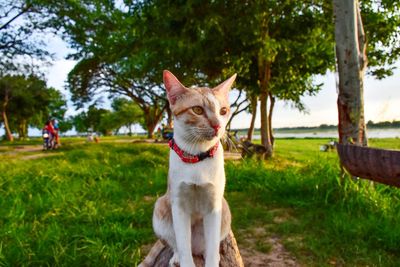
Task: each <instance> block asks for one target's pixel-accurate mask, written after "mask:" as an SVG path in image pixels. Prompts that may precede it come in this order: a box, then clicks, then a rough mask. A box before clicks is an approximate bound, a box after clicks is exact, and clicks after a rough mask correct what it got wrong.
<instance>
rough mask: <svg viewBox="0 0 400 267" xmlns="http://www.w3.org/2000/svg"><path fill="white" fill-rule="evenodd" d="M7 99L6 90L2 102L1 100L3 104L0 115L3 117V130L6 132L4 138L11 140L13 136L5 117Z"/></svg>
mask: <svg viewBox="0 0 400 267" xmlns="http://www.w3.org/2000/svg"><path fill="white" fill-rule="evenodd" d="M8 101H9V96H8V91H7V90H6V93H5V96H4V102H3V106H2V111H1V117H2V118H3V123H4V130H5V132H6V138H7V140H8V141H10V142H13V141H14V136H13V135H12V133H11V130H10V125H9V124H8V118H7V105H8Z"/></svg>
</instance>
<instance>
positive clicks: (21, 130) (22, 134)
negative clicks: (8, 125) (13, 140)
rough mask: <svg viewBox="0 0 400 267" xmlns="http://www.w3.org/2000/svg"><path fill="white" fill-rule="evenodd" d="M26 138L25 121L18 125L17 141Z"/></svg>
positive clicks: (26, 126) (26, 128) (26, 127)
mask: <svg viewBox="0 0 400 267" xmlns="http://www.w3.org/2000/svg"><path fill="white" fill-rule="evenodd" d="M27 136H28V125H27V122H26V120H25V119H23V120H21V122H20V123H19V124H18V139H25V138H26V137H27Z"/></svg>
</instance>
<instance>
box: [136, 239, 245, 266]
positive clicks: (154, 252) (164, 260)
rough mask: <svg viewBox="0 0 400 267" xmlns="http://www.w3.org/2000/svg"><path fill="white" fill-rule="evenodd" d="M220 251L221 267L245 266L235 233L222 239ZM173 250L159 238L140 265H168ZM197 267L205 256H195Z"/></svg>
mask: <svg viewBox="0 0 400 267" xmlns="http://www.w3.org/2000/svg"><path fill="white" fill-rule="evenodd" d="M219 253H220V256H221V259H220V262H219V266H220V267H243V266H244V265H243V261H242V257H241V256H240V253H239V249H238V247H237V244H236V240H235V237H234V236H233V233H232V232H230V233H229V235H228V236H227V237H226V238H225V239H224V240H222V241H221V245H220V247H219ZM172 255H173V252H172V249H171V248H170V247H168V246H167V245H165V244H163V243H162V242H161V241H160V240H158V241H157V242H156V243H155V244H154V245H153V247H152V248H151V250H150V252H149V254H147V256H146V258H145V259H144V261H143V262H142V263H140V264H139V267H168V266H169V260H170V259H171V258H172ZM193 259H194V262H195V265H196V267H202V266H204V258H203V257H202V256H195V255H194V256H193Z"/></svg>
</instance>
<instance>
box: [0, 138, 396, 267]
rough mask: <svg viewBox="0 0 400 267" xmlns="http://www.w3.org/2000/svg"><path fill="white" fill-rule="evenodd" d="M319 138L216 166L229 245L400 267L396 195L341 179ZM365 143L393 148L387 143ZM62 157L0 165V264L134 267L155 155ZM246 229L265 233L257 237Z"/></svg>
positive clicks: (90, 150)
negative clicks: (222, 183) (279, 247)
mask: <svg viewBox="0 0 400 267" xmlns="http://www.w3.org/2000/svg"><path fill="white" fill-rule="evenodd" d="M328 141H329V140H323V139H300V140H297V139H293V140H285V139H278V140H277V143H276V154H275V157H274V158H273V159H272V160H270V161H268V162H258V161H255V160H246V161H240V162H227V163H226V173H227V187H226V197H227V199H228V202H229V203H230V207H231V211H232V214H233V226H232V227H233V230H234V232H235V234H236V236H237V239H238V242H239V244H247V243H248V240H247V239H248V237H249V234H250V235H251V236H252V237H251V238H252V239H253V241H254V249H257V250H259V251H261V252H267V251H269V250H270V245H269V244H268V243H266V242H265V239H266V237H268V236H269V237H276V236H278V237H279V238H280V239H281V240H282V242H283V243H284V244H285V247H286V248H287V249H288V250H289V251H290V252H291V253H292V254H293V255H295V256H296V258H297V259H298V261H299V262H300V263H302V264H304V265H306V266H329V265H334V264H337V265H345V266H366V265H368V266H400V248H399V244H400V227H398V226H399V225H400V201H399V200H400V192H399V191H398V189H395V188H391V187H388V186H384V185H376V186H371V185H370V183H369V182H368V181H359V182H353V181H352V180H350V179H349V178H346V179H344V180H342V179H341V178H340V170H339V165H338V160H337V157H336V154H335V153H334V152H327V153H324V152H319V145H321V144H324V143H326V142H328ZM370 143H371V145H372V144H373V145H374V146H379V147H386V148H397V149H398V148H399V147H398V146H399V142H398V140H396V139H392V140H371V142H370ZM62 152H63V153H62V154H60V155H56V156H53V157H49V158H42V159H35V160H29V161H21V160H19V159H18V158H11V157H6V156H3V157H1V161H0V195H1V198H0V266H41V265H49V266H88V265H89V266H116V265H121V266H132V265H133V266H136V265H137V264H138V262H140V260H141V259H142V258H143V256H144V255H143V251H142V247H143V245H146V244H151V243H152V242H154V241H155V237H154V234H153V231H152V228H151V217H152V209H153V205H154V201H155V200H156V198H157V197H158V196H159V195H161V194H163V193H164V192H165V190H166V186H167V185H166V177H167V165H168V156H167V155H168V153H169V152H168V148H167V146H163V145H148V144H130V143H129V144H128V143H100V144H80V143H76V142H75V143H74V142H71V143H70V144H68V143H67V145H65V146H64V147H63V148H62ZM255 228H261V229H264V230H265V234H262V235H259V234H257V233H258V232H257V231H254V229H255Z"/></svg>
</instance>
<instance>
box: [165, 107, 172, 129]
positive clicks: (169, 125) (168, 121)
mask: <svg viewBox="0 0 400 267" xmlns="http://www.w3.org/2000/svg"><path fill="white" fill-rule="evenodd" d="M166 110H167V126H168V128H171V129H172V111H171V108H170V107H169V104H168V105H167V107H166Z"/></svg>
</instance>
